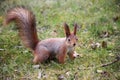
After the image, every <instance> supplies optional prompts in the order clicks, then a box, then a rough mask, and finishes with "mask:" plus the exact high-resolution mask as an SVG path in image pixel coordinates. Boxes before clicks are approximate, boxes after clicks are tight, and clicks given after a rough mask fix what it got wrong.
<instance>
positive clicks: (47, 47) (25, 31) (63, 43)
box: [5, 7, 78, 63]
mask: <svg viewBox="0 0 120 80" xmlns="http://www.w3.org/2000/svg"><path fill="white" fill-rule="evenodd" d="M11 21H14V22H15V23H16V24H17V27H18V30H19V36H20V38H21V40H22V42H23V44H24V45H25V47H27V48H29V49H30V50H31V51H32V53H33V55H34V59H33V62H34V63H42V62H44V61H46V60H48V59H53V58H56V59H57V60H58V62H59V63H64V62H65V57H66V54H68V56H69V57H70V59H74V58H75V56H74V53H75V52H74V47H75V45H76V42H77V40H78V39H77V36H76V31H77V26H78V25H77V24H74V31H73V32H72V33H71V32H70V29H69V26H68V25H67V24H66V23H64V30H65V34H66V37H65V38H49V39H45V40H41V41H40V40H39V39H38V36H37V30H36V19H35V16H34V14H33V12H31V11H30V10H28V9H27V8H24V7H15V8H12V9H10V10H9V11H8V12H7V14H6V18H5V25H7V24H9V23H10V22H11Z"/></svg>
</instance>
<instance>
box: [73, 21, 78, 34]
mask: <svg viewBox="0 0 120 80" xmlns="http://www.w3.org/2000/svg"><path fill="white" fill-rule="evenodd" d="M77 27H78V25H77V23H75V24H74V35H76V32H77Z"/></svg>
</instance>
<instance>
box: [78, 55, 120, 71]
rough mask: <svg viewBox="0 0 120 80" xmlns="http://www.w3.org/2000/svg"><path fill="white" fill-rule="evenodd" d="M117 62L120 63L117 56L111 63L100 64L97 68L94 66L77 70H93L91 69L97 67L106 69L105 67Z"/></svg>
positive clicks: (119, 58)
mask: <svg viewBox="0 0 120 80" xmlns="http://www.w3.org/2000/svg"><path fill="white" fill-rule="evenodd" d="M118 61H120V57H119V56H117V57H116V59H115V60H114V61H112V62H108V63H105V64H101V65H99V66H94V67H87V68H78V70H90V69H91V68H92V69H93V68H99V67H106V66H109V65H112V64H114V63H116V62H118Z"/></svg>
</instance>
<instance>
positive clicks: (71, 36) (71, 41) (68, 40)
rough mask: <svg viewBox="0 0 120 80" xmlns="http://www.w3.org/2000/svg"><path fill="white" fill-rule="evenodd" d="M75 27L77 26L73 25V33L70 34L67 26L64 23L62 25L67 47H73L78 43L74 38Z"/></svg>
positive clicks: (75, 37)
mask: <svg viewBox="0 0 120 80" xmlns="http://www.w3.org/2000/svg"><path fill="white" fill-rule="evenodd" d="M77 27H78V25H77V24H76V23H75V24H74V31H73V32H70V29H69V26H68V25H67V24H66V23H64V30H65V34H66V44H67V46H69V47H75V45H76V42H77V41H78V38H77V36H76V32H77Z"/></svg>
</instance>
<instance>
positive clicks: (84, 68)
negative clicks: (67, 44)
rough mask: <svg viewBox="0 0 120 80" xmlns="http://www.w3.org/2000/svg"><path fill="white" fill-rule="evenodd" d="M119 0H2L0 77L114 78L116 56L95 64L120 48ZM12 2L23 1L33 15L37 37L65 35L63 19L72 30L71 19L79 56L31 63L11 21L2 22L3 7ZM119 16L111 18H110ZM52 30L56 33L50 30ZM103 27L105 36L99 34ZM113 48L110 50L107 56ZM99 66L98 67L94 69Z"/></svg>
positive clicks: (119, 68) (10, 79)
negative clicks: (95, 44) (103, 45)
mask: <svg viewBox="0 0 120 80" xmlns="http://www.w3.org/2000/svg"><path fill="white" fill-rule="evenodd" d="M119 4H120V1H119V0H5V1H1V5H0V10H1V12H0V80H37V79H38V74H39V73H41V74H42V77H41V79H42V80H58V77H60V76H61V75H63V76H64V79H65V80H119V79H120V66H119V65H120V61H119V62H117V63H114V64H112V65H109V66H106V67H97V66H99V65H101V64H105V63H108V62H112V61H113V60H114V59H115V57H116V56H119V55H120V53H119V51H120V46H119V45H120V41H119V40H120V38H119V34H120V11H119V9H120V7H119ZM16 5H24V6H26V7H28V8H29V9H31V10H32V11H33V12H34V14H35V16H36V21H37V22H36V23H37V31H38V36H39V39H40V40H43V39H46V38H51V37H64V36H65V34H64V30H63V23H64V22H67V23H68V24H69V25H70V28H71V30H73V24H74V23H75V22H76V23H78V25H79V26H80V28H78V32H77V36H78V38H79V41H78V45H77V46H76V51H77V53H79V54H80V55H82V57H78V58H76V59H75V60H74V61H71V60H70V59H69V58H68V57H67V58H66V62H65V64H59V63H58V62H56V61H50V62H49V63H44V64H40V68H39V69H34V68H33V65H34V64H33V63H32V60H33V55H32V53H31V52H30V51H29V49H26V48H25V47H24V46H23V44H22V42H21V40H20V38H19V36H18V31H17V30H16V28H15V26H16V25H14V24H10V25H8V27H4V26H3V25H2V23H3V20H4V16H5V12H6V11H7V10H8V9H9V8H11V7H13V6H16ZM116 17H118V20H117V21H115V20H114V18H116ZM54 30H56V31H57V33H54ZM103 32H108V33H109V37H102V38H101V37H100V35H101V34H103ZM103 41H106V42H107V48H101V47H100V48H97V49H96V50H93V49H91V47H90V45H91V43H92V42H99V43H100V44H101V43H102V42H103ZM110 54H112V55H113V56H111V55H110ZM98 70H99V71H102V72H97V71H98Z"/></svg>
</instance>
